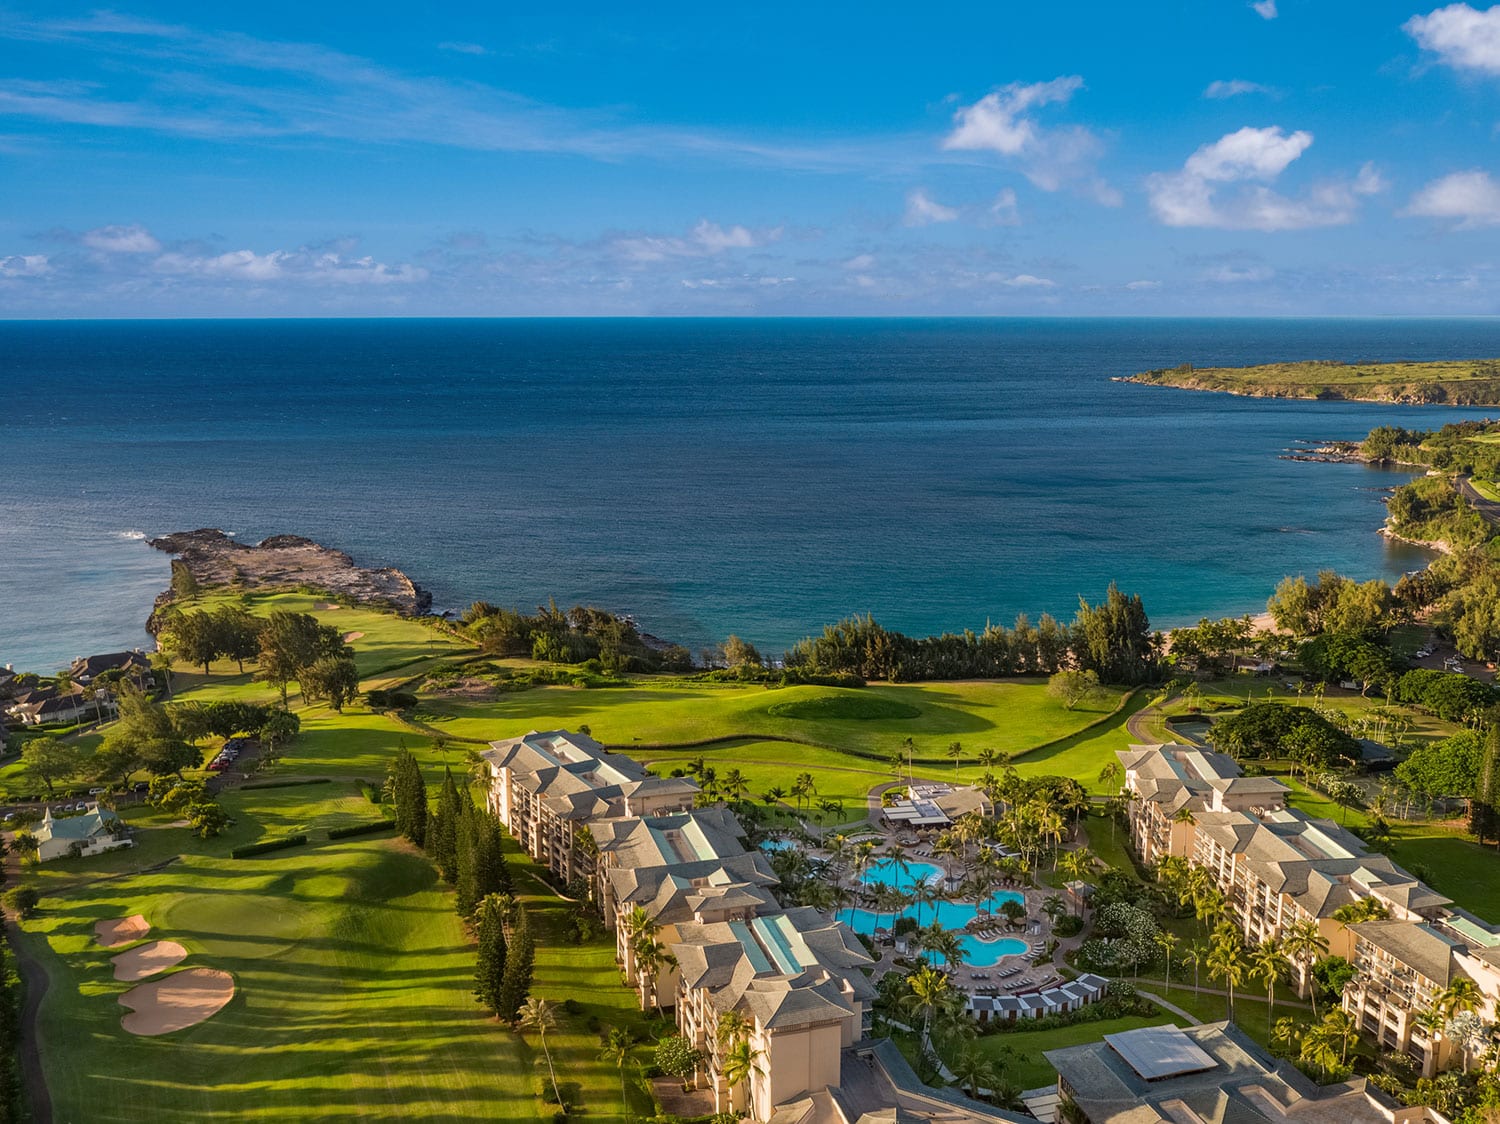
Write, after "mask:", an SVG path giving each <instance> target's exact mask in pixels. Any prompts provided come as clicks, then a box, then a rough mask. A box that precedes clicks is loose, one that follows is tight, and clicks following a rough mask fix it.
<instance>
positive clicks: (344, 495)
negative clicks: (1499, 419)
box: [0, 319, 1500, 671]
mask: <svg viewBox="0 0 1500 1124" xmlns="http://www.w3.org/2000/svg"><path fill="white" fill-rule="evenodd" d="M1495 355H1500V324H1497V323H1496V322H1493V321H1489V320H1102V319H1101V320H1066V319H1032V320H936V319H924V320H910V319H891V320H338V321H319V320H283V321H264V320H242V321H138V322H137V321H129V322H120V321H69V322H27V321H12V322H3V323H0V663H14V664H16V665H17V666H18V667H27V668H33V669H38V670H44V671H47V670H53V669H55V668H56V667H58V666H60V665H62V664H64V663H66V662H67V661H68V660H69V659H71V658H73V657H74V656H77V655H81V654H84V653H86V652H91V651H101V650H109V649H112V648H119V647H133V646H136V645H138V644H143V643H146V641H147V638H146V637H145V635H144V633H143V631H142V622H143V621H144V618H145V616H146V613H147V612H148V611H149V609H150V603H151V597H152V595H154V593H155V592H156V591H157V590H158V589H160V588H162V587H163V586H164V585H165V583H166V580H167V561H166V558H165V557H164V556H162V555H160V554H157V553H156V552H153V551H151V550H149V549H147V548H146V547H145V545H144V542H143V537H144V536H146V535H156V534H161V533H165V532H168V531H174V530H183V529H189V528H193V527H199V526H217V527H221V528H223V529H224V530H226V531H232V532H235V533H236V534H237V535H239V536H240V537H241V538H242V539H244V540H246V541H250V540H255V539H259V538H262V537H264V536H266V535H270V534H278V533H293V534H301V535H306V536H308V537H310V538H314V539H317V540H318V541H320V542H325V543H327V544H329V545H331V546H336V547H339V548H342V549H345V550H347V551H349V552H350V553H351V554H353V555H354V556H355V557H356V558H357V559H358V560H359V561H361V562H363V563H367V564H376V565H395V566H400V567H401V568H402V569H404V570H406V571H407V572H408V573H409V574H411V575H412V577H413V578H414V579H415V580H417V581H418V582H419V583H421V584H422V585H424V586H426V587H427V588H429V589H431V590H432V591H433V593H434V596H435V600H436V605H437V607H439V608H447V607H460V606H462V605H463V604H464V603H466V602H467V601H469V600H472V599H474V598H477V597H484V598H486V599H489V600H492V601H496V602H498V603H502V604H507V605H519V606H522V607H530V606H533V605H535V604H537V603H539V602H543V601H545V600H546V599H547V598H548V597H549V596H555V597H556V598H557V600H558V601H559V603H561V604H564V605H569V604H573V603H591V604H597V605H601V606H605V607H608V608H611V609H614V610H616V611H620V612H628V613H631V614H633V615H634V616H635V617H636V618H637V619H638V620H639V622H640V624H641V626H642V627H643V628H646V629H648V630H649V631H652V632H655V633H657V634H659V635H662V636H667V637H670V638H672V639H675V640H679V641H681V642H683V643H686V644H688V645H689V646H691V647H693V648H695V649H696V648H697V647H699V646H701V645H704V644H707V643H710V642H713V641H715V640H720V639H722V638H723V637H724V636H725V635H726V634H728V633H729V632H736V633H738V634H740V635H742V636H744V637H746V638H748V639H750V640H752V641H754V642H755V643H757V644H758V645H760V646H761V647H762V649H763V650H769V651H772V652H779V651H780V650H781V649H782V648H784V647H785V646H786V645H787V644H789V643H791V642H793V641H795V640H796V639H797V638H799V637H800V636H803V635H805V634H807V633H808V632H810V631H815V630H816V629H818V628H820V627H821V626H822V625H823V624H825V623H828V622H831V621H834V620H837V619H838V618H840V617H842V616H844V615H847V614H849V613H856V612H871V613H874V614H875V616H876V617H877V619H879V620H880V621H881V622H882V623H884V624H886V625H887V626H889V627H893V628H899V629H902V630H903V631H908V632H913V633H927V632H934V631H941V630H943V629H961V628H964V627H975V628H979V627H982V626H983V625H984V623H985V621H986V620H994V621H998V622H1002V623H1007V624H1008V623H1010V622H1011V621H1012V620H1013V619H1014V617H1015V615H1016V613H1017V612H1021V611H1025V612H1028V613H1030V614H1032V616H1033V619H1034V618H1035V616H1036V615H1037V614H1038V613H1040V612H1043V611H1050V612H1052V613H1054V614H1056V615H1059V616H1061V617H1063V618H1069V617H1071V615H1072V612H1073V610H1074V608H1075V607H1076V605H1077V598H1078V595H1079V594H1084V595H1086V596H1088V597H1090V598H1093V599H1097V598H1098V597H1099V596H1101V595H1102V594H1103V592H1104V589H1105V587H1106V586H1107V585H1108V583H1109V582H1110V581H1111V580H1115V581H1118V582H1119V584H1120V586H1121V587H1122V588H1124V589H1126V590H1128V591H1132V592H1138V593H1140V594H1141V595H1142V597H1143V598H1144V599H1145V602H1146V607H1147V610H1148V611H1149V612H1150V614H1151V616H1152V619H1153V622H1154V623H1156V624H1158V625H1171V624H1176V623H1184V622H1186V621H1189V620H1195V619H1197V617H1198V616H1200V615H1204V614H1210V615H1218V614H1223V613H1242V612H1254V611H1257V610H1259V609H1260V608H1261V607H1262V606H1263V604H1264V602H1265V598H1266V596H1267V595H1268V594H1269V592H1270V591H1271V588H1272V587H1273V586H1274V584H1275V582H1276V581H1277V580H1278V579H1279V578H1280V577H1281V576H1282V575H1283V574H1287V573H1307V574H1309V575H1311V574H1312V573H1314V572H1315V571H1317V570H1318V569H1321V568H1324V567H1332V568H1336V569H1339V570H1341V571H1344V572H1346V573H1349V574H1351V575H1354V576H1357V577H1362V578H1363V577H1372V576H1385V577H1388V578H1394V577H1396V576H1399V574H1400V573H1402V572H1403V571H1406V570H1410V569H1414V568H1416V567H1418V566H1421V565H1423V564H1425V562H1426V560H1427V557H1428V556H1427V555H1425V554H1424V553H1423V552H1421V551H1418V550H1414V549H1412V548H1409V547H1403V546H1399V545H1395V546H1393V545H1391V544H1388V543H1386V542H1385V541H1384V540H1383V539H1382V538H1381V537H1380V536H1379V535H1377V534H1376V530H1377V528H1378V527H1379V525H1380V523H1381V521H1382V519H1383V515H1384V513H1383V511H1382V508H1381V499H1382V495H1383V490H1384V489H1388V488H1389V487H1392V486H1394V485H1395V484H1397V483H1400V482H1402V481H1403V480H1405V479H1407V476H1406V475H1405V474H1402V473H1395V472H1387V471H1381V470H1377V469H1372V468H1366V467H1364V466H1356V465H1325V464H1309V463H1303V462H1296V461H1288V460H1283V459H1279V454H1281V453H1282V452H1284V451H1285V450H1286V449H1287V448H1288V447H1290V446H1291V445H1293V443H1295V442H1298V441H1318V440H1324V439H1330V438H1353V437H1359V436H1362V435H1363V434H1364V433H1365V432H1366V431H1367V430H1368V429H1370V428H1371V427H1372V426H1374V425H1378V424H1382V423H1392V424H1401V425H1409V426H1422V427H1430V426H1436V425H1440V424H1442V423H1443V422H1445V421H1450V420H1455V419H1457V418H1459V417H1465V416H1483V415H1484V413H1485V411H1472V410H1471V411H1463V410H1451V409H1442V408H1425V409H1419V408H1412V407H1390V406H1377V405H1368V404H1357V403H1310V402H1282V401H1273V400H1262V399H1249V398H1232V397H1226V396H1222V395H1208V394H1195V393H1191V392H1184V391H1176V390H1170V389H1161V388H1150V387H1139V386H1133V385H1129V384H1123V383H1116V382H1112V381H1110V379H1111V376H1116V375H1124V374H1130V373H1132V372H1134V371H1138V370H1144V369H1147V368H1152V367H1160V366H1171V365H1176V364H1178V363H1181V362H1186V361H1191V362H1193V363H1196V364H1199V365H1238V364H1247V363H1260V362H1273V361H1278V360H1292V359H1303V358H1338V359H1346V360H1360V359H1368V360H1395V359H1442V358H1465V357H1477V356H1495Z"/></svg>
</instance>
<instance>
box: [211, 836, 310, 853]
mask: <svg viewBox="0 0 1500 1124" xmlns="http://www.w3.org/2000/svg"><path fill="white" fill-rule="evenodd" d="M306 842H307V833H306V832H303V833H302V834H300V835H284V836H282V837H281V838H280V839H267V840H266V841H265V842H263V843H247V844H245V846H243V847H236V848H235V849H234V850H232V851H230V852H229V857H230V858H231V859H248V858H249V857H250V856H251V855H263V854H265V853H266V852H267V851H280V850H284V849H285V848H287V847H300V846H302V844H304V843H306Z"/></svg>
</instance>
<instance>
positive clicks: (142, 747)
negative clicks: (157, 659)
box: [94, 686, 198, 785]
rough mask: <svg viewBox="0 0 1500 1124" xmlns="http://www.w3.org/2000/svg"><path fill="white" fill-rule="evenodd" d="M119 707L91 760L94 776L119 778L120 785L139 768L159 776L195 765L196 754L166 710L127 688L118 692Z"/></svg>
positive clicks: (196, 760) (196, 762) (124, 687)
mask: <svg viewBox="0 0 1500 1124" xmlns="http://www.w3.org/2000/svg"><path fill="white" fill-rule="evenodd" d="M119 704H120V717H119V721H117V722H116V723H115V724H114V725H113V726H111V727H110V729H109V732H108V733H107V734H105V735H104V744H103V746H101V747H100V751H99V753H98V754H96V755H95V757H94V765H95V767H96V769H98V772H97V773H96V775H98V776H101V777H110V778H113V777H117V776H118V777H121V778H122V785H123V778H125V777H128V775H129V774H130V773H133V772H134V771H135V770H136V769H138V768H144V769H146V770H147V771H149V772H151V773H152V774H154V775H157V776H160V775H162V774H165V773H180V772H182V770H184V769H186V768H188V767H189V766H191V765H196V764H198V751H197V750H196V749H194V748H193V747H192V746H191V745H189V744H188V742H187V739H185V738H184V737H183V736H182V734H181V732H180V731H179V730H178V729H177V727H176V725H174V724H173V722H172V717H171V715H170V714H169V713H168V711H167V708H166V707H163V706H160V705H158V704H157V703H154V702H152V701H151V699H149V698H148V697H147V696H145V695H144V694H142V693H141V692H139V691H136V690H133V689H131V688H129V687H126V686H122V687H121V689H120V695H119ZM127 764H128V765H129V768H126V765H127Z"/></svg>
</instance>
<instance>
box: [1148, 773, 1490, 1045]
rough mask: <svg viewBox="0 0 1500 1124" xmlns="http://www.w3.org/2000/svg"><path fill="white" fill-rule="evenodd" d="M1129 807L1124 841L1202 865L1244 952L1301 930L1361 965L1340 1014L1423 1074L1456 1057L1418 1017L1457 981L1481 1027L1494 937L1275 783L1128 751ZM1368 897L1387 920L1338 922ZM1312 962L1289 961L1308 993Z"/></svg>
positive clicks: (1151, 854) (1154, 855)
mask: <svg viewBox="0 0 1500 1124" xmlns="http://www.w3.org/2000/svg"><path fill="white" fill-rule="evenodd" d="M1119 757H1120V761H1121V764H1122V765H1123V766H1124V767H1125V783H1126V786H1127V788H1128V790H1129V791H1130V793H1131V795H1132V797H1133V799H1132V800H1131V801H1130V813H1129V814H1130V836H1131V840H1132V841H1133V843H1134V844H1135V847H1136V851H1137V854H1139V855H1140V857H1141V858H1142V860H1143V861H1145V862H1147V863H1154V862H1157V861H1159V860H1160V859H1161V858H1163V857H1164V856H1166V855H1169V854H1170V855H1177V856H1180V857H1182V858H1185V859H1187V860H1188V861H1189V862H1190V863H1192V865H1194V866H1196V867H1199V868H1201V869H1203V870H1206V871H1207V872H1208V873H1209V874H1210V875H1211V876H1212V878H1213V882H1214V885H1215V886H1217V887H1218V889H1219V890H1220V891H1221V892H1222V893H1223V894H1224V897H1225V901H1226V903H1227V905H1228V908H1229V912H1230V915H1231V917H1232V919H1233V920H1234V923H1235V924H1236V926H1238V927H1239V929H1240V931H1241V932H1242V933H1243V934H1244V938H1245V941H1246V943H1248V944H1251V945H1255V944H1259V943H1260V942H1261V941H1264V940H1277V939H1280V938H1281V937H1282V936H1283V934H1285V933H1286V932H1287V930H1288V929H1290V928H1291V927H1292V926H1293V925H1295V924H1298V923H1304V922H1311V923H1312V924H1314V925H1316V926H1317V929H1318V932H1319V935H1320V936H1321V937H1322V938H1323V939H1324V940H1325V941H1326V942H1327V943H1328V951H1329V954H1330V955H1336V956H1343V957H1345V958H1346V959H1348V960H1349V961H1350V962H1351V963H1353V964H1354V965H1355V967H1356V968H1358V969H1359V972H1358V974H1357V975H1356V977H1355V978H1354V979H1353V980H1352V981H1351V982H1350V984H1349V985H1348V986H1347V987H1346V988H1345V989H1344V993H1343V1005H1344V1009H1345V1010H1346V1011H1348V1013H1349V1014H1350V1015H1351V1016H1352V1017H1353V1018H1354V1019H1355V1021H1356V1023H1357V1024H1358V1025H1359V1026H1360V1028H1361V1029H1362V1030H1363V1031H1364V1032H1365V1033H1366V1034H1368V1035H1370V1037H1371V1038H1373V1039H1375V1040H1376V1041H1378V1042H1379V1043H1380V1044H1381V1045H1382V1046H1383V1047H1385V1048H1387V1049H1395V1050H1402V1051H1405V1052H1408V1053H1410V1054H1412V1055H1414V1056H1415V1057H1417V1058H1418V1059H1420V1060H1421V1062H1422V1065H1423V1069H1424V1071H1425V1072H1426V1073H1428V1074H1431V1073H1433V1072H1436V1071H1437V1070H1439V1069H1442V1068H1445V1067H1447V1066H1449V1065H1453V1064H1457V1062H1458V1061H1459V1060H1461V1053H1462V1051H1461V1050H1460V1049H1458V1048H1457V1047H1455V1045H1454V1044H1453V1043H1451V1042H1449V1041H1448V1040H1447V1038H1446V1036H1444V1035H1443V1034H1442V1032H1441V1031H1440V1030H1438V1031H1437V1032H1436V1033H1433V1034H1429V1033H1426V1032H1424V1031H1423V1029H1422V1026H1423V1022H1424V1020H1423V1017H1422V1016H1423V1013H1424V1012H1427V1011H1429V1010H1431V1008H1432V1007H1433V1004H1434V1000H1435V999H1436V997H1437V996H1438V994H1439V993H1440V992H1441V991H1443V990H1444V989H1446V988H1448V987H1450V986H1452V984H1453V982H1454V980H1456V979H1457V978H1459V977H1467V978H1468V979H1471V980H1473V981H1474V982H1475V983H1476V984H1477V985H1478V987H1479V989H1480V991H1481V992H1482V993H1483V995H1484V1001H1483V1004H1482V1010H1481V1011H1479V1012H1478V1013H1479V1014H1480V1015H1481V1016H1482V1017H1484V1018H1486V1019H1489V1020H1491V1021H1493V1020H1494V1019H1495V1017H1496V1015H1497V1008H1496V1000H1497V998H1500V931H1497V930H1496V929H1495V928H1494V927H1492V926H1490V925H1489V924H1487V923H1485V922H1483V921H1481V920H1480V919H1479V918H1477V917H1474V916H1472V915H1471V914H1468V913H1465V912H1464V911H1462V910H1458V909H1454V908H1452V905H1453V903H1452V900H1451V899H1449V898H1447V897H1445V896H1443V895H1442V894H1439V893H1438V892H1437V891H1436V890H1433V889H1432V888H1431V887H1430V886H1427V885H1426V884H1425V883H1423V882H1421V881H1420V880H1419V879H1417V878H1416V877H1415V876H1413V875H1411V874H1409V873H1408V872H1406V871H1405V870H1403V869H1401V867H1399V866H1397V865H1396V864H1395V863H1393V862H1391V860H1390V859H1388V858H1386V857H1385V856H1384V855H1380V854H1374V853H1372V852H1370V851H1369V850H1367V849H1366V847H1365V845H1364V843H1363V841H1362V840H1360V839H1359V838H1358V837H1356V836H1354V835H1352V834H1350V833H1349V832H1347V831H1345V830H1344V829H1343V828H1341V827H1339V826H1338V825H1337V824H1335V823H1334V822H1333V821H1331V820H1321V819H1314V818H1312V817H1310V816H1308V815H1306V814H1304V813H1303V812H1300V811H1298V810H1297V809H1295V808H1288V807H1287V806H1286V802H1285V791H1286V790H1285V786H1283V785H1281V784H1280V783H1279V782H1277V781H1274V780H1270V779H1269V778H1256V777H1242V776H1240V774H1239V768H1238V766H1237V765H1235V763H1234V762H1233V761H1232V760H1230V759H1229V758H1227V757H1224V756H1223V755H1222V754H1217V753H1211V752H1206V751H1204V750H1201V749H1195V748H1193V747H1189V746H1180V745H1160V746H1132V747H1131V748H1130V750H1128V751H1126V752H1122V753H1121V754H1120V755H1119ZM1365 900H1373V901H1375V902H1378V903H1379V904H1380V905H1381V906H1382V907H1383V912H1384V914H1385V918H1384V919H1383V920H1378V921H1367V922H1363V923H1357V922H1356V923H1350V924H1345V923H1344V922H1343V921H1341V920H1339V919H1338V918H1337V917H1335V916H1334V915H1335V913H1336V912H1337V911H1338V910H1340V909H1341V908H1342V907H1344V906H1348V905H1352V904H1353V903H1355V902H1360V901H1365ZM1310 967H1311V965H1310V964H1309V963H1308V962H1306V961H1299V962H1298V968H1297V979H1296V980H1295V983H1296V985H1297V988H1298V990H1299V992H1301V993H1303V994H1305V993H1306V991H1307V988H1308V987H1309V985H1310V978H1309V970H1310Z"/></svg>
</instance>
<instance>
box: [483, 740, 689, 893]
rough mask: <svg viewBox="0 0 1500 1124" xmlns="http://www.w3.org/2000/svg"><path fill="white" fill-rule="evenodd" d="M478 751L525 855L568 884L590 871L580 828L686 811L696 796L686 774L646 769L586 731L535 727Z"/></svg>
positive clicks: (494, 806)
mask: <svg viewBox="0 0 1500 1124" xmlns="http://www.w3.org/2000/svg"><path fill="white" fill-rule="evenodd" d="M480 756H481V757H483V758H484V760H485V763H486V764H487V765H488V766H489V770H490V791H489V797H488V805H489V809H490V811H492V812H493V813H495V815H497V816H499V817H500V822H501V823H503V824H504V825H505V827H506V830H507V831H509V832H510V833H511V835H512V836H514V837H515V839H516V841H517V842H518V843H520V844H521V847H522V848H523V849H524V850H525V851H526V853H527V854H528V855H530V856H531V857H532V858H533V859H535V860H536V861H537V862H539V863H542V864H543V865H544V866H546V867H547V868H548V869H549V870H551V871H552V873H553V874H555V875H557V877H558V878H560V879H561V880H562V881H563V882H565V883H567V882H571V881H573V880H574V879H575V878H584V879H592V878H593V877H594V871H595V864H594V858H593V848H592V846H591V845H589V844H588V843H587V842H586V841H585V840H583V839H581V838H580V835H579V830H580V829H581V828H584V827H590V825H591V824H593V823H596V822H598V821H602V820H612V819H625V818H628V817H631V816H645V815H652V814H655V813H660V812H678V811H685V810H687V809H690V808H691V807H692V806H693V801H694V799H695V798H696V797H697V795H698V786H697V785H696V784H695V783H694V782H692V781H690V780H687V779H685V778H681V777H654V776H651V775H649V774H647V772H646V770H645V769H644V768H642V767H641V766H640V765H639V764H637V763H636V762H635V761H633V760H631V759H630V758H629V757H624V756H622V755H620V754H615V753H610V752H609V751H608V750H606V749H605V748H604V747H603V746H602V745H600V744H599V743H598V742H596V741H595V740H594V739H593V738H591V737H589V736H588V735H587V734H574V733H570V732H568V731H566V730H553V731H550V732H548V733H541V732H538V731H536V730H533V731H531V732H530V733H528V734H526V735H524V736H522V737H519V738H511V739H510V740H508V741H498V742H491V743H490V748H489V749H487V750H485V751H484V752H483V753H482V754H481V755H480ZM590 830H592V828H591V827H590Z"/></svg>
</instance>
